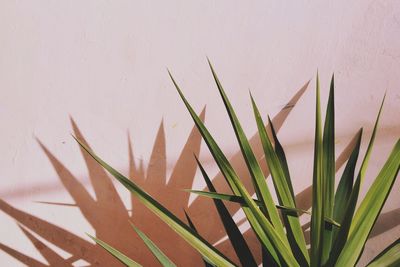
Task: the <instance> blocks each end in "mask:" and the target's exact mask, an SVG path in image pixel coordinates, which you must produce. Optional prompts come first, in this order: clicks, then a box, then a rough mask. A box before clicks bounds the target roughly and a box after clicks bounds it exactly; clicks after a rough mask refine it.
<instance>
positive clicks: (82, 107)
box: [0, 0, 400, 266]
mask: <svg viewBox="0 0 400 267" xmlns="http://www.w3.org/2000/svg"><path fill="white" fill-rule="evenodd" d="M0 18H1V23H0V122H1V124H2V127H1V133H0V137H1V139H0V151H1V153H0V177H1V179H0V198H2V199H3V200H5V201H7V202H8V203H10V204H12V205H13V206H14V207H17V208H19V209H22V210H24V211H27V212H29V213H31V214H34V215H37V216H38V217H40V218H43V219H45V220H47V221H49V222H52V223H55V224H57V225H59V226H62V227H63V228H65V229H68V230H69V231H71V232H73V233H76V234H77V235H79V236H82V237H83V235H84V232H90V233H93V231H94V230H93V228H92V226H91V225H90V224H89V223H88V222H87V221H86V220H85V218H83V217H82V215H81V213H80V212H79V211H77V209H76V208H73V207H59V206H54V205H45V204H38V203H35V201H53V202H65V203H73V200H72V199H71V197H70V196H69V195H68V193H67V192H66V190H65V189H64V188H63V186H62V184H61V183H60V180H59V178H58V176H57V173H56V172H55V171H54V168H53V167H52V166H51V164H50V163H49V161H48V159H47V157H46V155H45V154H44V153H43V151H42V150H41V149H40V147H39V145H38V143H37V141H36V140H35V137H37V138H39V139H40V140H41V141H42V142H43V143H44V144H45V145H46V146H47V148H48V149H49V150H50V151H51V152H52V153H53V154H54V155H55V156H56V157H57V158H59V159H60V161H61V162H63V163H64V164H65V166H67V167H68V169H69V170H71V172H72V173H73V174H75V175H76V176H77V177H78V179H79V181H81V182H82V183H84V184H85V185H86V186H87V187H88V188H89V189H88V190H89V191H90V192H91V193H93V190H92V189H91V187H90V186H89V181H88V178H87V169H86V167H85V165H84V162H83V160H82V157H81V155H80V152H79V148H78V147H77V145H76V143H75V142H74V141H73V139H72V138H71V136H70V133H71V132H72V127H71V125H70V122H69V115H71V116H72V117H73V118H74V119H75V120H76V122H77V124H78V125H79V127H80V129H81V131H82V132H83V133H84V135H85V137H86V138H87V140H88V141H89V142H90V143H91V144H92V146H93V148H94V149H95V150H96V151H97V152H98V154H99V155H101V156H103V157H104V158H105V159H106V160H107V161H109V162H110V163H112V165H114V166H115V167H116V168H118V169H120V170H121V171H123V172H125V173H126V172H127V171H128V151H127V138H126V135H127V131H128V130H129V132H130V136H131V139H132V142H133V144H134V150H135V157H136V161H137V162H139V161H140V160H141V159H142V160H143V161H144V165H145V166H146V165H147V164H148V162H149V158H150V154H151V150H152V147H153V143H154V139H155V136H156V132H157V129H158V127H159V124H160V121H161V120H163V126H164V128H165V140H166V163H167V173H171V171H172V169H173V166H174V165H175V162H176V160H177V159H178V157H179V154H180V152H181V150H182V147H183V145H184V143H185V140H186V138H187V135H188V134H189V131H190V129H191V127H192V122H191V120H190V117H189V115H188V114H187V112H186V110H185V108H184V106H183V105H182V103H181V101H180V100H179V97H178V95H177V93H176V91H175V90H174V88H173V86H172V83H171V81H170V80H169V78H168V75H167V71H166V67H168V68H169V69H170V70H171V71H172V73H173V74H174V76H175V77H176V79H177V81H178V82H179V83H180V84H181V85H182V88H183V90H184V92H185V94H186V96H187V97H188V99H189V100H190V101H191V102H192V103H193V105H194V107H195V108H196V109H197V110H199V111H200V110H201V108H202V107H203V106H204V105H205V104H207V114H206V121H207V125H208V126H209V127H210V130H211V132H212V133H213V134H215V136H216V138H217V140H218V141H219V142H220V143H221V145H222V147H223V149H224V150H225V151H226V152H227V153H228V154H229V155H233V154H234V153H235V152H237V151H238V146H237V145H236V143H235V140H234V138H233V134H232V131H231V130H230V127H229V123H228V120H227V116H226V114H225V113H224V110H223V108H222V102H221V100H220V99H219V97H218V93H217V91H216V88H215V85H214V83H213V81H212V76H211V73H210V71H209V69H208V66H207V62H206V56H208V57H209V58H210V59H211V61H212V62H213V64H214V66H215V68H216V70H217V72H218V74H219V76H220V78H221V80H222V83H223V84H224V86H225V88H226V90H227V93H228V95H229V96H230V97H231V100H232V102H233V105H234V106H235V108H236V109H237V112H238V115H239V118H240V119H241V120H242V122H243V125H244V126H245V129H246V132H247V133H248V134H249V136H250V135H253V134H254V133H255V131H256V126H255V124H254V121H253V119H252V115H251V109H250V102H249V97H248V90H249V89H250V90H251V91H252V93H253V95H254V96H255V97H256V99H257V100H258V104H259V105H260V108H261V111H262V113H263V114H264V115H267V114H271V115H275V114H277V113H278V112H279V110H280V109H281V108H283V107H284V106H285V104H286V102H287V101H288V100H289V99H290V98H291V97H292V96H293V95H294V94H295V93H296V92H297V90H298V89H300V88H301V86H303V84H304V83H305V82H306V81H308V80H309V79H312V81H311V84H310V86H309V89H308V90H307V91H306V93H305V94H304V95H303V96H302V97H301V99H300V100H299V102H298V104H297V105H296V107H295V108H294V109H293V111H292V113H291V114H290V116H289V117H288V119H287V120H286V122H285V123H284V125H283V127H282V129H281V131H280V137H281V140H282V143H283V144H284V145H285V147H286V148H287V150H288V152H287V153H288V154H289V155H288V157H289V160H290V167H291V168H292V173H293V176H294V179H295V190H296V191H298V192H300V191H301V190H303V189H304V188H306V187H307V186H308V185H309V184H310V182H311V173H312V171H311V166H312V165H311V164H312V137H313V136H312V135H313V116H314V113H313V110H314V109H313V106H314V83H315V81H314V77H315V75H316V72H317V69H318V70H319V73H320V76H321V84H322V85H323V90H322V96H323V99H324V101H323V103H325V102H326V101H325V99H326V98H327V92H328V84H329V79H330V75H331V74H332V73H333V72H335V78H336V88H337V89H336V112H337V114H336V116H337V117H336V119H337V129H336V134H337V136H338V138H337V144H338V153H340V152H341V149H343V148H344V147H345V145H346V144H347V142H348V141H349V140H350V139H351V137H352V136H353V134H354V133H355V132H356V131H357V130H358V128H359V127H361V126H363V127H365V128H364V129H365V130H366V133H367V135H366V137H368V136H369V134H370V131H371V128H372V126H373V122H374V119H375V115H376V113H377V110H378V108H379V104H380V101H381V98H382V96H383V94H384V93H385V91H386V92H387V96H386V103H385V106H384V112H383V117H382V121H381V126H380V132H379V134H378V136H377V145H376V149H375V151H374V154H373V156H372V162H371V167H370V168H369V170H368V174H367V182H366V184H365V186H367V185H369V184H370V183H371V181H372V180H371V179H372V178H373V176H374V175H375V174H377V172H378V171H379V169H380V167H381V166H382V165H383V163H384V159H385V157H386V156H387V155H388V153H389V152H390V149H391V147H392V146H393V144H394V142H395V141H396V140H397V139H398V138H399V134H400V123H399V117H400V108H399V107H400V89H399V88H400V75H399V70H400V38H399V36H400V2H399V1H396V0H392V1H369V0H368V1H367V0H362V1H249V2H247V3H246V4H244V2H242V1H199V2H198V3H194V2H190V3H188V2H187V1H173V2H172V3H171V2H168V3H167V2H165V1H158V2H156V1H154V2H153V1H7V0H4V1H1V2H0ZM363 145H364V149H365V146H366V143H365V142H364V143H363ZM364 149H363V150H362V151H364ZM200 154H201V159H202V160H203V161H205V162H207V163H208V162H209V161H210V157H209V155H208V153H207V150H206V149H204V146H203V147H202V152H201V153H200ZM207 167H208V168H209V170H210V172H212V173H215V167H214V166H213V165H212V164H207ZM399 185H400V184H399V182H397V183H396V184H395V186H394V188H393V191H394V192H393V194H392V195H391V196H390V198H389V199H388V203H387V204H386V206H385V208H384V212H391V211H392V213H391V214H392V215H393V216H392V217H390V218H391V219H390V220H392V221H391V222H392V224H398V223H400V212H399V210H398V209H399V204H400V203H399V202H400V198H399V196H398V192H399ZM201 186H202V181H201V179H200V177H199V176H196V179H195V185H194V187H196V188H200V187H201ZM121 194H122V195H123V196H124V200H127V201H126V203H127V204H129V200H128V195H127V194H126V193H125V192H124V190H121ZM128 206H129V205H128ZM0 218H1V219H0V223H1V227H0V236H1V240H0V242H1V243H3V244H5V245H7V246H9V247H12V248H14V249H16V250H18V251H20V252H23V253H25V254H27V255H29V256H31V257H34V258H36V259H39V260H42V261H44V258H43V257H42V256H41V255H39V254H38V253H37V252H36V250H35V248H34V246H33V245H32V244H31V243H30V241H29V239H27V238H26V236H25V235H24V234H23V233H22V232H21V230H20V229H19V228H18V227H17V225H16V223H15V221H14V220H13V219H11V218H10V217H9V216H7V215H6V214H4V213H0ZM399 235H400V228H399V226H397V227H395V228H392V229H391V230H389V231H387V232H386V233H384V234H382V235H378V236H376V237H374V239H373V240H372V242H370V243H369V244H368V246H367V248H366V257H365V259H363V261H366V260H367V259H369V258H371V257H373V256H374V255H376V254H377V252H378V251H379V250H380V249H381V248H383V247H384V246H385V245H387V244H388V243H390V242H391V241H392V240H394V239H395V238H396V237H398V236H399ZM83 238H85V237H83ZM62 255H63V256H64V257H67V254H62ZM0 262H1V265H2V266H19V264H20V263H18V262H17V261H15V260H14V259H12V258H11V257H10V256H8V255H7V254H5V253H4V252H0Z"/></svg>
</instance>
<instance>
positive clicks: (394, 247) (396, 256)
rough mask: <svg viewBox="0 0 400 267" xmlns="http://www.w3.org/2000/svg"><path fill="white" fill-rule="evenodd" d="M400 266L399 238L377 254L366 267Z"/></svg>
mask: <svg viewBox="0 0 400 267" xmlns="http://www.w3.org/2000/svg"><path fill="white" fill-rule="evenodd" d="M399 265H400V238H399V239H397V240H396V241H394V242H393V243H392V244H391V245H390V246H388V247H387V248H386V249H385V250H384V251H382V252H381V253H379V255H378V256H376V257H375V258H374V259H373V260H372V261H371V262H370V263H369V264H368V267H396V266H399Z"/></svg>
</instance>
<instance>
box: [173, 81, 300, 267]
mask: <svg viewBox="0 0 400 267" xmlns="http://www.w3.org/2000/svg"><path fill="white" fill-rule="evenodd" d="M170 77H171V80H172V81H173V83H174V85H175V87H176V89H177V91H178V93H179V95H180V96H181V98H182V100H183V102H184V103H185V105H186V107H187V109H188V110H189V112H190V115H191V116H192V118H193V120H194V122H195V124H196V126H197V127H198V129H199V132H200V133H201V135H202V136H203V138H204V141H205V143H206V144H207V146H208V148H209V150H210V152H211V154H212V155H213V157H214V159H215V161H216V163H217V165H218V167H219V169H220V170H221V172H222V174H223V175H224V177H225V179H226V180H227V182H228V184H229V185H230V187H231V189H232V191H233V192H234V193H235V195H238V196H243V198H244V199H245V201H246V203H247V204H248V206H249V207H248V208H245V207H243V211H244V212H245V214H246V217H247V218H248V220H249V222H250V224H251V225H252V228H253V230H254V231H255V233H256V234H257V236H258V238H259V239H260V241H261V242H262V243H263V244H264V245H265V246H266V247H267V248H269V249H271V247H270V245H271V244H273V247H272V248H273V249H274V251H271V250H270V251H269V252H270V253H271V254H272V255H273V254H274V253H275V254H276V253H279V256H280V257H279V258H276V257H275V258H274V259H275V261H277V262H280V259H282V260H283V261H284V262H286V264H288V265H290V266H298V263H297V262H296V260H295V258H294V256H293V254H292V252H291V250H290V248H289V247H288V245H287V240H285V239H282V238H281V237H280V235H279V234H278V233H277V232H276V230H275V228H274V227H273V225H272V224H271V223H270V222H269V220H268V219H267V218H266V217H265V215H264V214H263V213H262V212H261V211H260V210H259V208H258V206H257V205H256V203H255V202H254V201H253V200H252V198H251V196H250V194H249V193H248V192H247V190H246V188H245V187H244V185H243V183H242V182H241V181H240V179H239V177H238V176H237V174H236V172H235V171H234V170H233V168H232V166H231V165H230V163H229V161H228V160H227V158H226V156H225V155H224V154H223V153H222V151H221V149H220V148H219V146H218V145H217V143H216V142H215V141H214V139H213V138H212V136H211V135H210V133H209V132H208V130H207V128H206V127H205V126H204V124H203V122H202V121H201V120H200V119H199V117H198V116H197V114H196V113H195V112H194V110H193V108H192V107H191V106H190V104H189V103H188V102H187V100H186V98H185V97H184V95H183V93H182V91H181V90H180V88H179V86H178V84H177V83H176V82H175V80H174V79H173V77H172V75H171V74H170ZM285 241H286V242H285Z"/></svg>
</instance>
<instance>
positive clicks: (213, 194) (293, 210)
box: [185, 190, 340, 227]
mask: <svg viewBox="0 0 400 267" xmlns="http://www.w3.org/2000/svg"><path fill="white" fill-rule="evenodd" d="M185 191H187V192H190V193H194V194H197V195H199V196H204V197H209V198H212V199H219V200H226V201H230V202H235V203H238V204H241V205H243V206H247V204H246V202H245V201H244V199H243V198H242V197H239V196H235V195H228V194H221V193H216V192H207V191H199V190H185ZM253 200H254V202H256V204H257V205H259V206H261V205H262V204H261V202H260V201H259V200H258V199H253ZM276 208H277V209H280V210H281V211H283V212H290V213H298V214H304V213H305V214H308V215H311V212H310V211H307V210H303V209H299V208H291V207H286V206H281V205H276ZM325 222H326V223H328V224H331V225H334V226H337V227H340V224H339V223H338V222H336V221H334V220H333V219H331V218H327V217H325Z"/></svg>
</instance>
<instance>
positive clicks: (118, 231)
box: [0, 82, 398, 267]
mask: <svg viewBox="0 0 400 267" xmlns="http://www.w3.org/2000/svg"><path fill="white" fill-rule="evenodd" d="M307 86H308V82H307V83H306V84H305V85H304V86H303V87H302V88H301V89H300V90H299V91H298V92H297V93H296V94H295V95H294V96H293V97H292V99H291V100H290V101H289V102H288V103H287V105H286V106H285V107H284V108H283V109H282V110H281V111H280V112H279V113H278V114H277V115H276V116H275V117H274V119H273V124H274V126H275V129H276V130H277V131H278V130H279V129H280V128H281V126H282V125H283V123H284V121H285V120H286V118H287V116H288V115H289V113H290V112H291V111H292V109H293V107H294V106H295V105H296V103H297V102H298V100H299V99H300V98H301V96H302V95H303V94H304V92H305V91H306V89H307ZM200 117H201V118H202V119H203V120H204V117H205V110H204V109H203V111H202V112H201V114H200ZM71 124H72V128H73V131H74V134H75V135H76V137H77V138H78V139H80V140H81V141H83V142H84V144H86V145H87V146H89V144H88V143H87V142H86V140H85V138H84V136H83V135H82V133H81V132H80V130H79V128H78V126H77V124H76V123H75V122H74V120H73V119H71ZM38 142H39V144H40V146H41V148H42V149H43V151H44V153H45V154H46V155H47V157H48V159H49V160H50V162H51V164H52V165H53V167H54V169H55V170H56V172H57V174H58V178H59V180H60V182H61V183H62V185H63V186H64V188H65V189H66V190H67V192H68V193H69V194H70V195H71V197H72V199H73V200H74V202H75V204H73V205H75V206H76V207H78V208H79V210H80V212H81V213H82V216H84V218H85V219H86V220H87V221H88V222H89V223H90V225H91V226H92V227H93V228H94V229H95V231H96V236H97V237H98V238H100V239H102V240H104V241H106V242H107V243H109V244H110V245H112V246H114V247H115V248H117V249H119V250H120V251H122V252H123V253H125V254H126V255H128V256H130V257H132V258H134V259H135V260H136V261H138V262H140V263H141V264H143V265H144V266H157V265H158V263H157V261H156V260H155V258H154V257H153V256H152V254H151V253H150V252H149V250H148V249H147V248H146V247H145V245H144V244H143V242H142V241H141V240H140V239H139V237H138V236H137V235H135V234H134V233H133V230H132V228H131V226H130V224H129V220H132V221H133V222H134V223H135V225H136V226H137V227H138V228H139V229H141V230H142V231H143V232H145V233H146V235H148V236H149V238H150V239H152V240H153V241H154V242H155V243H156V244H157V245H158V246H159V247H160V249H162V250H163V251H164V252H165V254H166V255H168V257H170V258H171V260H173V261H174V262H175V263H177V265H178V266H199V265H201V264H202V259H201V257H200V256H199V255H198V253H197V252H196V251H194V250H193V249H192V248H191V247H190V246H188V245H187V243H186V242H185V241H183V240H182V239H181V238H180V237H179V236H178V235H176V233H175V232H173V231H172V230H171V229H170V228H169V227H168V226H167V225H165V223H164V222H162V221H161V220H160V219H159V218H158V217H157V216H155V215H154V214H153V213H152V212H150V211H149V210H148V209H147V208H145V207H144V206H143V205H142V204H141V203H139V201H137V199H135V198H134V197H132V199H131V203H132V213H130V212H129V211H128V209H127V207H125V205H124V204H123V202H122V199H121V197H120V196H119V194H118V192H117V190H116V188H115V186H114V184H113V182H112V180H111V179H110V178H109V176H108V175H107V174H106V173H105V171H104V170H103V168H102V167H100V165H98V164H97V163H96V162H95V161H94V160H93V159H92V158H91V157H90V156H89V155H88V154H87V153H86V152H84V151H83V150H81V152H82V155H83V158H84V161H85V164H86V167H87V169H88V176H89V180H90V183H91V185H92V187H93V190H94V193H95V198H93V197H92V196H91V195H90V194H89V192H88V191H87V190H86V189H85V187H84V186H83V185H82V183H81V182H80V181H79V180H78V179H77V178H76V177H75V176H74V175H73V174H72V173H71V172H70V171H69V170H68V169H67V168H66V167H65V166H64V165H63V164H62V163H61V162H60V161H59V160H58V159H57V158H56V157H55V156H54V155H53V154H52V153H51V152H50V151H49V150H48V149H47V148H46V146H45V145H44V144H42V143H41V142H40V141H39V140H38ZM250 143H251V145H252V147H253V148H254V153H255V155H256V156H257V157H258V159H261V157H262V156H263V151H262V146H261V144H260V140H259V138H258V135H257V134H255V135H254V136H253V137H252V138H251V139H250ZM200 144H201V135H200V134H199V132H198V131H197V129H196V128H195V127H193V129H192V131H191V132H190V134H189V137H188V139H187V141H186V143H185V145H184V147H183V149H182V152H181V154H180V156H179V158H178V160H177V162H176V165H175V167H174V168H173V170H172V173H171V176H170V177H169V179H167V167H166V164H167V161H166V141H165V133H164V125H163V122H161V124H160V127H159V129H158V133H157V135H156V139H155V141H154V146H153V149H152V153H151V156H150V160H149V164H148V166H147V170H145V167H144V166H143V162H142V161H140V162H136V161H135V157H134V149H133V145H132V142H131V140H130V138H129V135H128V155H129V176H130V177H131V179H132V180H133V181H134V182H135V183H136V184H138V185H139V186H140V187H142V188H144V189H145V190H146V191H147V192H148V193H150V194H151V195H152V196H153V197H155V198H156V199H157V200H158V201H159V202H161V203H162V204H163V205H164V206H165V207H167V208H168V209H170V210H171V211H172V212H173V213H174V214H176V215H177V216H178V217H179V218H181V219H182V220H183V221H184V220H185V214H184V212H183V210H187V211H188V213H189V214H190V217H191V219H192V220H193V222H194V223H195V224H196V227H197V230H198V231H199V233H200V234H201V235H202V236H204V237H205V238H206V239H207V240H208V241H209V242H211V243H215V242H217V241H219V240H221V239H222V238H224V237H225V236H226V233H225V231H224V228H223V226H222V223H221V222H220V220H219V216H218V214H217V210H216V208H215V206H214V202H213V201H211V200H210V199H207V198H202V197H199V198H196V199H195V201H194V202H193V203H192V204H191V205H190V206H189V196H190V195H189V193H187V192H185V191H182V190H181V189H184V188H191V187H192V184H193V181H194V179H195V175H196V170H197V164H196V162H195V159H194V157H193V154H194V155H196V156H198V155H199V152H200ZM353 147H354V141H353V140H352V141H351V142H350V143H349V144H348V145H347V147H346V148H345V149H344V151H343V152H342V154H341V155H340V156H339V157H338V159H337V161H336V171H337V170H338V169H339V168H340V167H341V166H342V165H343V164H344V163H345V162H346V160H347V158H348V157H349V155H350V153H351V151H352V149H353ZM231 163H232V165H233V167H234V168H235V169H236V171H237V173H238V175H239V176H240V177H241V179H242V180H243V182H244V184H245V186H246V187H247V189H248V190H249V192H252V190H253V187H252V186H251V179H250V178H249V174H248V172H247V169H246V168H245V167H244V166H245V164H244V162H243V158H242V156H241V153H240V152H237V153H236V154H235V155H234V156H233V157H232V158H231ZM260 164H261V167H262V169H263V171H264V172H265V174H266V176H268V175H269V170H268V168H267V166H266V164H265V161H264V160H260ZM212 180H213V184H214V186H215V187H216V189H217V190H218V191H220V192H227V190H228V186H227V184H226V183H225V180H224V178H223V177H222V175H221V174H217V175H216V176H215V177H214V179H212ZM167 181H168V182H167ZM296 201H297V203H298V206H299V208H301V209H306V210H307V209H309V208H310V207H311V187H308V188H306V189H305V190H303V191H302V192H300V193H299V194H297V196H296ZM53 204H56V203H53ZM225 204H226V207H227V208H228V210H229V212H230V213H231V214H234V213H235V212H236V211H238V210H239V208H240V206H239V205H237V204H230V203H225ZM60 205H62V204H60ZM0 209H1V210H2V211H3V212H5V213H7V214H8V215H9V216H11V217H12V218H14V219H15V220H16V221H17V222H18V223H19V224H20V227H21V230H22V231H23V233H24V234H25V235H26V236H27V237H28V239H29V240H30V241H31V242H32V243H33V245H34V246H35V247H36V249H37V250H38V252H39V253H40V254H41V255H42V256H43V257H44V258H45V259H46V261H47V263H48V264H44V263H41V262H40V261H37V260H36V259H33V258H31V257H29V256H27V255H24V254H23V253H21V252H18V251H16V250H14V249H12V248H10V247H8V246H6V245H4V244H1V243H0V249H2V250H3V251H4V252H6V253H8V254H9V255H11V256H12V257H14V258H15V259H17V260H19V261H20V262H22V263H24V264H26V265H28V266H39V267H42V266H71V265H72V263H74V262H75V261H77V260H80V259H82V260H85V261H86V262H88V263H89V264H90V266H119V265H120V263H119V262H117V261H116V260H115V259H114V258H112V257H111V256H110V255H109V254H108V253H107V252H105V251H104V250H103V249H101V248H99V247H98V246H95V245H94V244H92V243H90V242H88V241H86V240H85V239H82V238H81V237H79V236H76V235H74V234H72V233H70V232H68V231H67V230H65V229H63V228H61V227H59V226H56V225H54V224H51V223H49V222H46V221H45V220H42V219H40V218H38V217H36V216H33V215H30V214H29V213H26V212H24V211H21V210H19V209H16V208H14V207H12V206H11V205H9V204H8V203H6V202H4V201H2V200H0ZM396 212H397V213H395V215H396V216H397V215H398V210H397V211H396ZM392 215H393V214H392V213H390V214H389V213H388V214H383V215H382V218H383V217H385V218H389V217H390V216H392ZM380 221H381V220H379V221H378V224H377V226H376V227H375V230H374V232H373V234H380V233H383V232H385V231H386V230H388V229H390V228H393V227H395V226H396V225H397V224H398V220H396V222H395V223H385V221H384V222H383V224H380V223H379V222H380ZM243 222H245V220H241V221H240V222H238V224H241V223H243ZM386 222H387V221H386ZM381 225H382V227H381ZM303 229H304V230H306V229H307V225H305V226H304V227H303ZM34 234H35V235H37V236H40V238H42V239H44V240H46V241H48V242H50V243H52V244H54V245H56V246H57V247H59V248H61V249H63V250H64V251H66V252H68V253H69V254H71V255H72V256H71V257H70V258H66V259H64V258H62V257H61V256H60V255H59V254H58V253H56V252H55V251H54V250H52V249H51V248H50V247H48V246H47V245H46V244H44V243H43V242H42V241H40V240H39V239H38V238H37V237H35V235H34ZM244 237H245V239H246V240H247V243H248V245H249V247H250V249H251V250H252V252H253V254H254V256H255V258H256V260H257V261H258V262H259V263H260V262H261V251H260V245H259V242H258V240H257V238H256V237H255V235H254V233H253V232H252V230H248V231H246V232H245V233H244ZM217 247H218V249H219V250H220V251H221V252H223V253H224V254H226V255H227V256H228V257H229V258H231V259H233V260H234V261H235V262H238V260H237V258H236V255H235V253H234V250H233V249H232V247H231V244H230V242H229V240H225V241H223V242H220V243H219V244H218V245H217Z"/></svg>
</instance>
